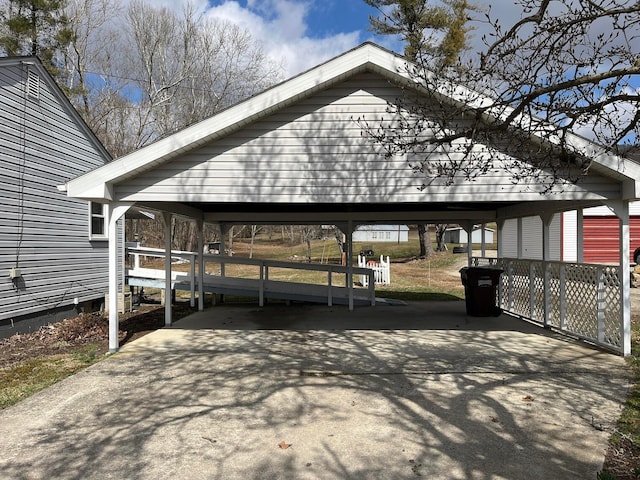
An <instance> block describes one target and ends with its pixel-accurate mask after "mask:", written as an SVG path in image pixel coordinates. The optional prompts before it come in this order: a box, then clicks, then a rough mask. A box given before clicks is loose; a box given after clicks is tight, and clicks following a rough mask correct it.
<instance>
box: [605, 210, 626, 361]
mask: <svg viewBox="0 0 640 480" xmlns="http://www.w3.org/2000/svg"><path fill="white" fill-rule="evenodd" d="M605 204H606V205H607V206H608V207H609V208H610V209H611V210H613V212H614V213H615V214H616V216H617V217H618V219H619V223H620V229H619V230H620V237H619V238H620V271H619V275H620V289H621V295H620V303H621V305H620V310H621V312H622V319H621V322H620V323H621V325H620V337H621V338H622V354H623V355H624V356H625V357H626V356H628V355H630V354H631V260H629V257H630V256H631V250H630V248H629V201H628V200H622V201H611V202H605Z"/></svg>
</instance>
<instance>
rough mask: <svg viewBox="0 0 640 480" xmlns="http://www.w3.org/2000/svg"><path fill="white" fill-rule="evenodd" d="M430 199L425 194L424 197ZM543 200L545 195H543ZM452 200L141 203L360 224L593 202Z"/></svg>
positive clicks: (288, 220)
mask: <svg viewBox="0 0 640 480" xmlns="http://www.w3.org/2000/svg"><path fill="white" fill-rule="evenodd" d="M425 197H426V196H425ZM541 200H542V199H541ZM541 200H539V201H531V202H479V203H472V202H450V203H438V202H429V201H428V198H425V201H424V202H415V203H372V204H361V203H346V204H334V203H315V204H309V203H289V204H278V203H270V204H265V203H225V202H219V203H216V202H203V203H198V202H185V203H180V204H175V203H171V204H166V203H162V202H148V203H138V204H137V205H138V207H140V208H148V209H150V210H159V211H169V212H174V213H178V214H179V213H181V212H182V213H183V214H184V215H185V216H188V217H192V218H194V217H195V218H202V219H203V220H204V221H206V222H211V223H229V224H233V223H236V224H247V223H248V224H320V223H339V222H346V221H353V222H355V223H362V222H366V223H385V222H401V223H462V222H465V221H471V222H474V223H482V222H493V221H496V220H497V219H498V218H502V219H504V218H516V217H518V216H521V215H523V214H529V215H534V214H539V213H541V212H542V211H544V212H547V213H554V212H560V211H562V210H566V209H568V207H569V206H571V208H580V207H587V206H591V205H593V204H594V202H564V201H562V202H559V201H546V202H544V201H541Z"/></svg>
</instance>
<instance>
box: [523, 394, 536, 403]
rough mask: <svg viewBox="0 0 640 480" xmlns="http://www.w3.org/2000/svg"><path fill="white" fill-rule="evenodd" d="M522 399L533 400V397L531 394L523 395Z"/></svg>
mask: <svg viewBox="0 0 640 480" xmlns="http://www.w3.org/2000/svg"><path fill="white" fill-rule="evenodd" d="M522 400H523V401H525V402H533V397H532V396H531V395H527V396H526V397H522Z"/></svg>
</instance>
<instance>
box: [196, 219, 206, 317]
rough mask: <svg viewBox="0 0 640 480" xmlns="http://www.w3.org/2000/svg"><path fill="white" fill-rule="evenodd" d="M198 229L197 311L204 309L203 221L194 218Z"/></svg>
mask: <svg viewBox="0 0 640 480" xmlns="http://www.w3.org/2000/svg"><path fill="white" fill-rule="evenodd" d="M196 230H198V311H199V312H202V311H203V310H204V222H203V221H202V220H196Z"/></svg>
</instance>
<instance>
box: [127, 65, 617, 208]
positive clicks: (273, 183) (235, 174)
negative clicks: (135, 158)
mask: <svg viewBox="0 0 640 480" xmlns="http://www.w3.org/2000/svg"><path fill="white" fill-rule="evenodd" d="M401 96H402V91H401V90H400V89H398V88H396V87H393V86H392V85H391V84H389V82H388V81H387V80H385V79H383V78H381V77H379V76H377V75H375V74H372V73H365V74H360V75H357V76H355V77H353V78H351V79H349V80H346V81H345V82H343V83H342V84H340V85H338V86H335V87H333V88H331V89H328V90H325V91H322V92H318V93H317V94H315V95H313V96H312V97H310V98H306V99H302V100H300V101H299V102H298V103H296V104H295V105H293V106H290V107H287V108H284V109H282V110H280V111H278V112H275V113H274V114H272V115H271V116H270V117H268V118H265V119H263V120H259V121H256V122H253V123H251V124H249V125H246V126H245V127H244V128H242V129H241V130H239V131H237V132H234V133H231V134H229V135H227V136H225V137H224V138H221V139H219V140H216V141H214V142H212V143H210V144H208V145H205V146H203V147H201V148H200V149H198V150H197V151H192V152H188V153H186V154H185V155H183V156H181V157H178V158H176V159H174V160H172V161H171V162H167V163H165V164H162V165H160V166H158V167H157V168H154V169H153V170H152V171H148V172H146V173H145V174H144V175H140V176H138V177H136V178H135V179H130V180H127V181H124V182H122V183H121V184H119V185H117V186H116V196H117V197H118V198H119V199H121V200H126V201H149V200H153V199H154V197H155V196H157V195H162V196H163V199H164V200H166V201H208V202H211V201H215V202H276V203H278V202H280V203H285V202H294V203H310V202H327V201H328V202H332V203H353V202H362V203H365V202H371V203H377V202H388V201H395V202H421V201H425V199H426V198H428V199H429V201H433V202H447V201H452V200H460V201H468V200H472V201H482V200H486V201H500V200H514V198H513V195H514V193H515V194H517V195H518V199H520V200H540V194H539V191H540V186H539V185H535V184H532V185H527V186H525V187H521V186H515V185H513V183H512V181H511V177H510V176H509V175H506V174H504V172H502V171H497V172H492V173H491V174H489V175H487V176H486V177H483V178H482V179H480V180H478V181H477V182H475V183H474V184H473V185H468V184H467V185H463V186H460V187H458V186H456V187H455V188H442V186H441V185H435V184H434V185H433V186H427V187H426V188H425V189H424V191H421V190H420V187H422V186H423V183H424V180H425V179H424V178H422V177H420V176H416V175H414V174H413V172H412V170H411V168H410V166H409V164H408V163H407V158H404V157H401V156H398V157H392V158H386V157H385V156H384V155H383V154H382V152H381V151H380V148H379V147H376V146H374V145H373V144H372V143H371V142H370V140H369V139H367V138H366V136H364V135H363V130H362V125H361V123H359V119H360V120H362V119H365V120H367V121H369V122H371V124H372V126H374V127H376V126H377V125H378V123H379V122H380V119H381V118H384V121H385V122H390V123H393V122H394V121H396V119H394V118H393V117H392V116H390V114H389V113H388V112H387V110H388V102H393V101H394V100H396V99H397V98H400V97H401ZM485 150H486V152H487V155H492V156H498V157H499V156H500V155H502V154H501V153H500V152H496V151H495V150H491V149H485ZM431 159H432V160H436V159H437V157H436V156H435V155H432V157H431ZM586 186H588V187H589V188H590V189H592V190H593V191H594V192H595V193H588V192H587V190H586V188H585V187H586ZM619 189H620V187H619V185H616V184H614V183H613V182H611V181H608V180H604V179H602V178H600V177H598V176H597V175H590V176H589V177H588V178H586V179H585V181H584V183H582V184H578V185H576V186H569V187H567V188H566V189H565V193H564V195H565V198H567V199H569V198H571V195H572V193H573V194H574V198H581V199H585V198H594V199H601V198H603V197H608V196H612V195H617V194H618V193H619Z"/></svg>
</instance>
